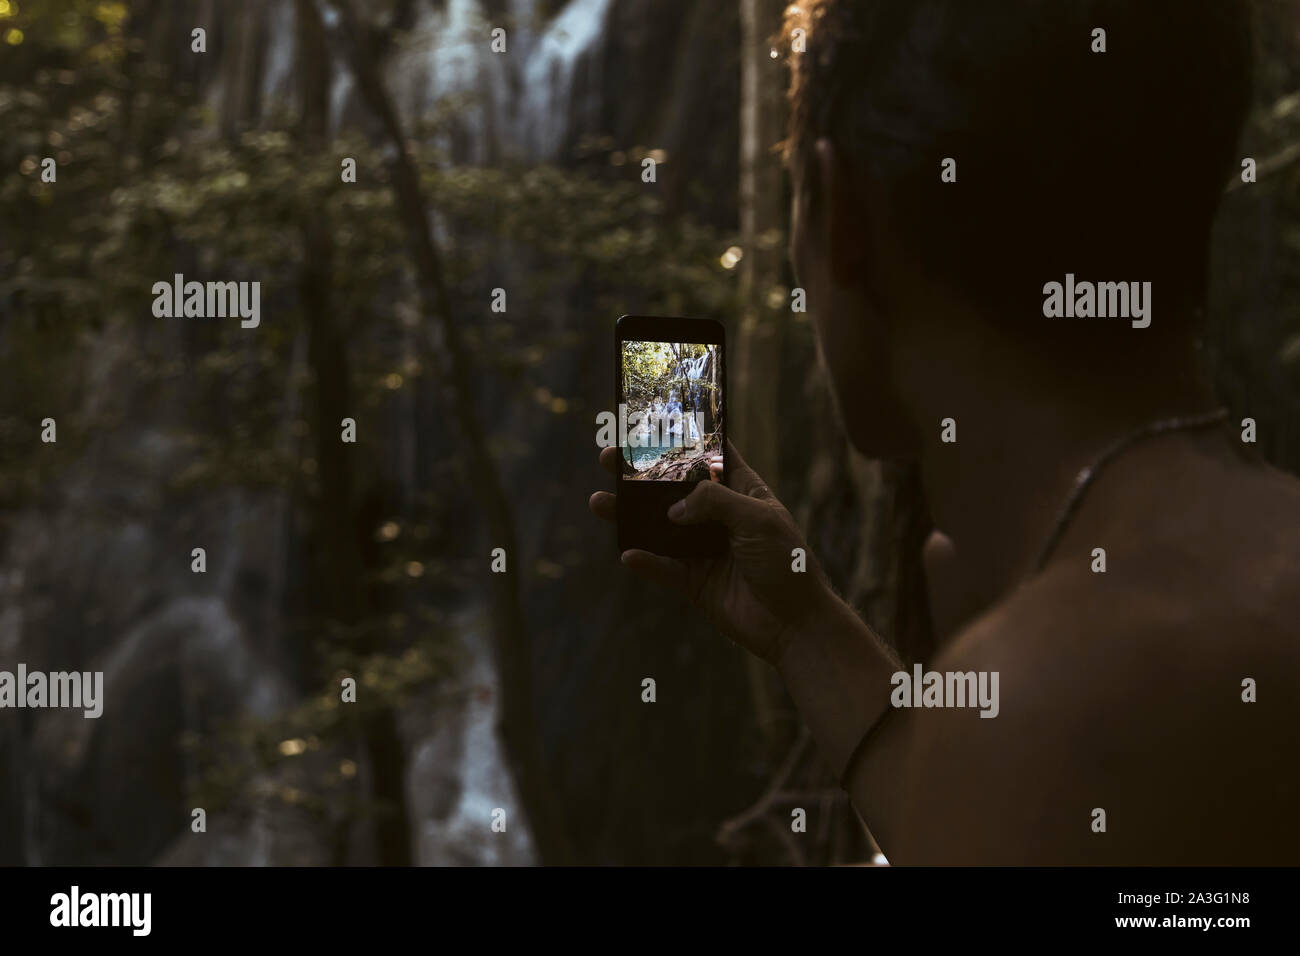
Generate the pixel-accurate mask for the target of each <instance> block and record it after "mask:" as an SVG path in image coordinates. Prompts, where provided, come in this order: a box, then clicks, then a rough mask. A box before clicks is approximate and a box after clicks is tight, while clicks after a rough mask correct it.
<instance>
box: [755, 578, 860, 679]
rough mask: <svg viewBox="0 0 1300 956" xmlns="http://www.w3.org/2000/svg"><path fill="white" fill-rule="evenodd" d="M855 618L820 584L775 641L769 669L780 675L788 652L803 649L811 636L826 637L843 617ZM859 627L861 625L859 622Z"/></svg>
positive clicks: (851, 612) (824, 584)
mask: <svg viewBox="0 0 1300 956" xmlns="http://www.w3.org/2000/svg"><path fill="white" fill-rule="evenodd" d="M845 614H849V615H852V616H853V618H854V620H855V621H858V618H857V615H856V614H854V613H853V610H852V609H851V608H850V607H849V606H848V605H847V604H845V603H844V602H843V601H842V600H841V599H840V597H839V595H837V594H836V593H835V591H834V590H832V588H831V586H830V585H829V584H826V583H819V584H818V585H817V587H816V588H814V589H812V591H811V592H810V594H809V596H808V599H807V604H806V607H805V610H804V612H803V613H802V614H800V615H799V616H798V617H796V618H794V619H793V620H791V621H790V622H789V623H787V624H786V626H785V627H783V628H782V629H781V632H780V633H779V634H778V635H777V639H776V642H775V644H776V652H775V653H774V654H773V655H772V659H771V663H772V666H773V667H775V668H776V669H777V671H778V672H780V671H782V669H783V667H784V666H785V663H786V661H787V660H788V658H789V657H790V656H791V650H792V649H797V648H802V647H803V646H805V645H806V644H807V643H808V641H809V640H810V638H811V637H812V636H813V635H816V634H818V633H825V632H826V631H827V630H829V629H830V628H833V627H835V626H836V623H837V622H840V621H842V620H843V618H844V615H845ZM858 623H860V622H858Z"/></svg>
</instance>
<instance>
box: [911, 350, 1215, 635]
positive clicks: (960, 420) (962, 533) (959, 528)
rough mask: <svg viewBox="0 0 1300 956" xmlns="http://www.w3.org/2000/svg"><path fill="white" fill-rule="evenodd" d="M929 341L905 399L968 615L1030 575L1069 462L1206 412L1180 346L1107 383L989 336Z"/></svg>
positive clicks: (1073, 467)
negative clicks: (949, 434) (1164, 422)
mask: <svg viewBox="0 0 1300 956" xmlns="http://www.w3.org/2000/svg"><path fill="white" fill-rule="evenodd" d="M1138 334H1141V333H1138ZM931 345H932V348H931V349H930V351H929V355H928V356H927V359H926V361H925V362H924V365H923V366H922V367H917V368H914V369H912V370H911V372H912V377H911V379H910V380H911V381H913V382H916V383H917V388H916V390H915V393H914V394H913V395H910V396H908V399H909V404H910V406H911V407H912V408H913V410H914V413H915V417H916V422H917V427H918V430H919V433H920V434H921V436H922V449H921V458H920V463H921V475H922V481H923V483H924V486H925V492H926V497H927V502H928V504H929V508H930V513H931V515H932V517H933V520H934V524H935V527H936V528H937V529H938V530H939V531H941V532H943V533H944V534H946V535H947V536H948V537H949V538H950V539H951V540H952V542H953V546H954V550H955V554H956V561H957V569H958V572H959V574H960V575H961V578H962V584H963V590H964V591H965V592H966V595H967V598H966V599H967V600H968V601H970V602H971V603H972V604H974V605H975V607H972V608H971V609H970V610H971V611H972V612H973V611H976V610H979V609H982V608H985V607H987V606H988V605H989V604H991V603H992V602H994V601H995V600H997V599H998V598H999V597H1001V596H1002V595H1003V594H1005V593H1007V592H1008V591H1009V590H1011V588H1013V587H1014V586H1015V585H1016V584H1017V583H1019V582H1020V581H1022V580H1024V579H1025V577H1026V576H1027V575H1028V574H1029V573H1030V572H1031V571H1032V570H1033V564H1034V561H1035V559H1036V557H1037V555H1038V552H1039V549H1040V548H1041V547H1042V546H1043V544H1044V542H1045V541H1046V540H1047V537H1048V535H1049V534H1050V533H1051V531H1052V527H1053V525H1054V523H1055V521H1056V518H1057V515H1058V513H1059V510H1060V508H1061V506H1062V504H1063V503H1064V501H1065V499H1066V497H1067V496H1068V495H1069V493H1070V490H1071V488H1072V487H1073V484H1074V481H1075V479H1076V476H1077V475H1078V473H1079V471H1080V469H1082V468H1083V467H1085V466H1087V465H1089V464H1091V463H1092V462H1093V461H1094V460H1095V459H1096V457H1097V456H1098V455H1099V454H1100V453H1101V452H1102V451H1103V450H1105V449H1106V447H1107V446H1109V445H1110V444H1111V443H1112V442H1114V441H1116V440H1117V439H1119V438H1122V437H1124V436H1126V435H1128V434H1130V433H1132V432H1135V431H1137V430H1138V429H1141V428H1142V427H1144V426H1146V425H1149V424H1151V423H1152V422H1155V421H1158V420H1161V419H1165V418H1170V417H1174V416H1187V415H1195V414H1198V413H1202V412H1206V411H1210V410H1211V409H1213V408H1214V407H1215V403H1214V400H1213V396H1212V393H1211V392H1210V391H1209V389H1208V388H1206V387H1205V386H1204V385H1203V384H1202V382H1201V381H1200V379H1199V377H1198V376H1197V375H1196V374H1195V372H1194V369H1195V362H1194V360H1192V358H1191V355H1192V353H1191V351H1190V349H1189V350H1188V351H1187V353H1186V355H1185V356H1180V357H1178V358H1177V359H1175V358H1173V357H1172V356H1170V357H1168V358H1167V364H1166V365H1165V367H1163V368H1150V369H1147V370H1144V374H1142V375H1136V376H1129V377H1126V378H1125V379H1123V380H1116V378H1115V377H1114V376H1113V375H1108V374H1106V372H1107V370H1104V369H1100V368H1095V367H1085V366H1084V365H1083V364H1082V363H1081V364H1080V365H1078V366H1075V367H1073V368H1069V367H1061V368H1057V369H1055V370H1048V369H1045V368H1044V362H1043V356H1042V354H1041V353H1040V354H1038V355H1034V354H1031V353H1030V350H1027V349H1024V348H1022V347H1019V346H1017V345H1016V344H1014V343H1010V344H1009V343H1006V342H1001V343H999V342H997V341H995V340H993V339H991V338H985V339H983V340H981V341H979V342H974V341H966V342H964V343H962V342H958V341H956V340H952V339H950V340H948V342H947V343H946V344H945V345H943V346H941V348H942V350H943V351H945V352H947V356H936V354H935V349H934V348H933V342H932V343H931ZM944 358H949V359H950V361H944ZM927 367H928V369H927ZM1094 371H1095V372H1096V373H1098V374H1097V375H1096V377H1093V374H1092V373H1093V372H1094ZM1147 373H1149V374H1147ZM927 374H928V381H927V379H926V377H925V376H926V375H927ZM918 375H919V376H920V377H917V376H918ZM945 418H951V419H953V420H954V422H955V427H956V441H955V442H951V443H949V442H944V441H943V440H942V437H943V436H942V429H941V424H940V423H941V421H942V420H943V419H945ZM1075 520H1076V521H1078V520H1081V518H1080V517H1079V516H1076V518H1075Z"/></svg>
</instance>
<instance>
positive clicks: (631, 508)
mask: <svg viewBox="0 0 1300 956" xmlns="http://www.w3.org/2000/svg"><path fill="white" fill-rule="evenodd" d="M624 342H687V343H691V344H701V345H717V346H718V352H719V361H720V363H721V364H720V368H719V382H720V384H721V387H722V408H723V412H722V480H723V482H724V483H725V482H726V480H727V476H728V474H729V473H730V465H731V462H730V454H729V452H728V444H727V430H728V429H727V426H728V424H729V422H730V420H731V405H730V401H729V398H730V396H729V395H728V394H727V338H726V329H725V328H724V326H723V325H722V323H721V322H719V321H717V320H716V319H696V318H686V317H683V316H658V315H624V316H621V317H620V318H619V320H618V322H617V323H616V324H615V326H614V409H615V414H616V415H617V414H618V409H619V405H620V404H621V403H622V401H623V343H624ZM616 438H617V436H616ZM622 454H623V453H622V449H621V448H620V450H619V470H618V474H617V475H616V476H615V484H614V487H615V491H616V494H617V505H616V513H617V514H616V523H617V526H618V548H619V551H620V552H621V551H626V550H628V549H629V548H639V549H641V550H643V551H650V552H653V553H655V554H662V555H666V556H668V557H716V556H718V555H720V554H723V553H724V552H725V551H726V549H727V529H726V528H725V527H724V526H722V525H720V524H717V523H716V522H708V523H706V524H701V525H677V524H674V523H672V522H671V521H669V520H668V508H669V507H670V506H671V505H672V504H673V502H675V501H679V500H680V499H682V498H685V497H686V496H687V495H688V494H690V493H691V492H692V491H693V490H694V489H695V484H694V483H691V482H686V481H624V480H623V469H622Z"/></svg>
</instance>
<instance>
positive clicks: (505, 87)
mask: <svg viewBox="0 0 1300 956" xmlns="http://www.w3.org/2000/svg"><path fill="white" fill-rule="evenodd" d="M539 6H540V0H511V2H510V3H509V5H508V12H507V13H506V15H505V16H504V17H503V18H501V19H500V20H499V21H494V20H492V19H491V18H490V17H489V15H488V13H487V11H486V9H485V4H484V2H483V0H446V2H445V4H442V5H436V4H424V5H422V6H421V8H420V11H419V13H418V15H417V18H416V21H415V23H414V24H413V25H412V27H411V29H410V30H409V31H408V33H407V35H406V37H405V38H404V39H403V40H402V41H401V43H400V45H399V46H398V48H397V50H396V51H395V52H394V53H393V54H392V55H391V57H390V59H389V61H388V63H387V64H386V65H385V71H384V72H385V76H386V78H387V80H388V83H389V86H390V88H391V90H392V92H393V96H394V99H395V101H396V103H397V106H398V108H399V109H400V110H401V112H402V116H403V118H404V119H405V121H406V123H407V124H408V126H409V125H411V124H413V123H415V122H416V121H418V120H421V119H426V118H429V117H431V116H432V115H434V113H435V112H436V110H437V108H438V106H439V103H440V102H442V101H443V100H445V99H446V98H448V97H451V98H453V100H459V101H460V102H458V103H457V124H458V127H459V128H458V130H457V133H456V135H455V136H453V137H449V138H448V141H447V142H445V143H440V144H439V145H443V146H447V147H453V146H454V153H453V155H454V158H455V160H456V161H457V162H469V163H490V162H493V161H495V160H496V159H497V158H498V157H501V156H513V157H516V158H519V159H522V160H525V161H528V162H552V161H555V160H557V159H559V158H561V157H560V156H559V153H560V150H561V149H562V148H563V146H564V144H565V142H566V140H567V138H568V136H569V134H570V133H571V132H572V131H573V130H575V129H577V130H584V129H585V130H589V129H591V128H592V125H593V123H594V121H595V118H596V117H595V115H594V114H595V105H596V104H595V96H594V91H595V90H596V84H595V83H594V82H587V83H585V84H584V85H583V87H582V88H583V90H584V91H585V93H586V95H585V97H584V100H583V102H578V103H575V102H574V88H575V85H576V80H577V79H578V78H579V76H580V66H581V65H582V64H583V62H584V59H585V60H586V61H587V63H588V69H590V68H593V67H594V64H593V63H592V58H591V57H589V56H588V54H589V53H590V52H591V51H592V49H593V47H594V46H595V44H596V43H597V41H598V40H599V39H600V36H601V34H602V32H603V30H604V27H605V20H606V17H607V15H608V13H609V9H610V6H611V0H569V2H568V3H567V4H565V5H564V7H563V8H561V10H560V11H559V13H558V14H556V15H555V16H554V17H553V18H551V19H550V20H549V21H546V20H544V18H543V17H542V16H541V14H540V12H539V9H538V8H539ZM327 14H328V11H327ZM334 19H335V18H333V17H329V16H327V20H328V22H330V23H331V25H332V24H333V23H334ZM496 27H504V28H505V30H506V51H505V52H504V53H495V52H493V51H492V48H491V44H492V30H493V29H494V28H496ZM294 44H295V30H294V23H293V14H292V6H291V5H290V4H289V3H288V2H287V0H285V2H281V3H279V4H277V5H275V6H274V7H273V8H272V10H271V11H270V14H269V17H268V38H267V49H266V69H265V72H264V74H263V77H262V88H261V90H262V96H263V98H264V99H265V100H276V99H282V98H285V97H288V96H290V95H291V94H292V88H293V83H292V79H293V76H292V70H293V62H294V55H295V51H294ZM590 79H591V77H588V80H590ZM213 93H214V95H218V96H219V95H222V91H219V90H214V91H213ZM356 96H357V94H356V90H355V88H354V84H353V82H352V77H351V75H350V74H349V72H348V71H347V70H346V69H344V68H340V69H338V70H337V71H336V78H335V81H334V87H333V89H332V90H331V95H330V125H331V129H333V130H334V131H338V130H339V129H340V128H341V127H342V126H343V125H345V124H346V123H348V122H349V117H348V110H349V108H350V107H353V108H355V105H356ZM264 113H265V111H264Z"/></svg>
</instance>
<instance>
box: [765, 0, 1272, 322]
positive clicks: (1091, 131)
mask: <svg viewBox="0 0 1300 956" xmlns="http://www.w3.org/2000/svg"><path fill="white" fill-rule="evenodd" d="M1096 29H1102V30H1104V31H1105V52H1093V46H1094V33H1093V31H1094V30H1096ZM796 31H802V33H798V32H796ZM782 43H783V46H784V48H785V50H786V52H787V58H788V61H789V63H790V71H791V79H790V87H789V93H788V99H789V105H790V111H789V130H788V137H787V139H786V141H785V143H784V150H785V154H786V158H787V161H788V164H789V166H790V169H791V172H792V174H793V175H794V176H796V177H800V179H801V181H802V184H803V185H804V186H806V187H810V188H811V192H812V194H813V196H816V195H817V191H818V184H817V182H816V164H815V163H814V162H810V161H809V160H810V159H811V149H812V146H813V144H814V143H815V142H816V141H817V139H818V138H820V137H827V138H829V139H830V141H831V142H832V143H833V144H834V145H835V147H836V149H837V152H838V153H839V155H840V156H841V157H842V158H843V159H844V161H845V162H846V163H847V165H848V167H849V169H850V170H851V171H852V172H853V175H854V177H857V176H860V175H862V174H864V173H866V174H869V175H870V176H872V177H873V178H874V179H875V180H876V181H878V182H879V183H881V184H882V185H883V186H884V188H885V189H886V195H887V196H888V201H889V205H890V207H891V209H892V211H893V225H894V227H895V229H896V231H897V233H898V234H899V236H900V239H901V240H902V241H903V242H904V243H905V247H906V248H907V250H908V252H909V254H911V255H914V256H915V257H916V260H917V261H918V262H919V263H920V264H921V266H922V267H923V269H924V270H925V271H926V273H927V274H928V275H929V276H930V277H931V278H932V279H933V280H934V281H937V282H941V283H943V284H944V285H946V286H948V287H950V288H952V289H954V290H956V291H957V292H958V293H959V294H961V295H962V296H964V297H965V298H966V299H967V300H969V301H971V302H973V303H975V304H976V305H978V306H981V307H982V308H984V309H985V310H986V311H997V312H999V313H1013V314H1016V315H1021V314H1023V313H1022V310H1024V309H1027V310H1029V311H1030V312H1031V313H1034V314H1036V315H1037V316H1038V320H1039V322H1040V323H1041V321H1042V318H1041V316H1042V313H1041V308H1042V301H1043V297H1042V286H1043V283H1045V282H1048V281H1053V280H1055V281H1062V280H1063V279H1064V276H1065V274H1066V273H1067V272H1072V273H1074V274H1075V276H1076V279H1077V280H1088V281H1097V282H1102V281H1140V280H1152V281H1153V282H1154V283H1155V286H1156V287H1155V288H1153V299H1154V300H1155V303H1156V308H1157V309H1159V308H1160V307H1161V305H1163V306H1164V307H1165V309H1166V310H1169V309H1172V308H1173V307H1174V306H1175V305H1178V306H1179V308H1180V310H1181V313H1180V314H1179V315H1178V316H1175V315H1173V314H1171V313H1170V312H1168V311H1165V312H1162V313H1157V316H1156V322H1155V323H1153V325H1159V324H1161V319H1163V320H1165V324H1166V325H1167V324H1168V323H1170V322H1175V321H1177V322H1184V321H1186V318H1187V315H1188V313H1189V312H1190V310H1191V309H1192V308H1193V307H1196V306H1199V305H1200V304H1201V302H1202V299H1203V295H1204V286H1205V268H1206V260H1207V258H1208V244H1209V232H1210V224H1211V221H1212V219H1213V217H1214V213H1215V210H1216V208H1217V204H1218V200H1219V197H1220V195H1221V194H1222V192H1223V190H1224V187H1225V186H1226V185H1227V182H1228V177H1229V175H1230V174H1231V171H1232V170H1233V169H1237V170H1240V157H1237V156H1235V154H1234V149H1235V147H1236V142H1237V137H1238V135H1239V133H1240V128H1241V124H1242V122H1243V119H1244V117H1245V114H1246V111H1247V109H1248V106H1249V102H1250V86H1251V68H1252V57H1251V36H1250V27H1249V11H1248V9H1247V8H1246V6H1245V4H1244V3H1243V2H1237V0H1204V2H1202V0H998V2H996V3H981V2H975V0H796V4H795V5H793V6H791V7H789V8H788V9H787V10H786V14H785V23H784V31H783V37H782ZM800 43H802V44H804V47H803V52H797V51H798V49H799V44H800ZM945 158H952V159H954V160H955V161H956V167H957V169H956V174H957V180H956V182H955V183H945V182H941V180H940V172H941V163H942V161H943V160H944V159H945ZM1171 290H1172V291H1176V292H1177V294H1178V297H1179V298H1180V300H1181V301H1179V302H1177V303H1175V302H1173V301H1171V296H1170V292H1171ZM1166 330H1167V329H1166Z"/></svg>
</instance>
